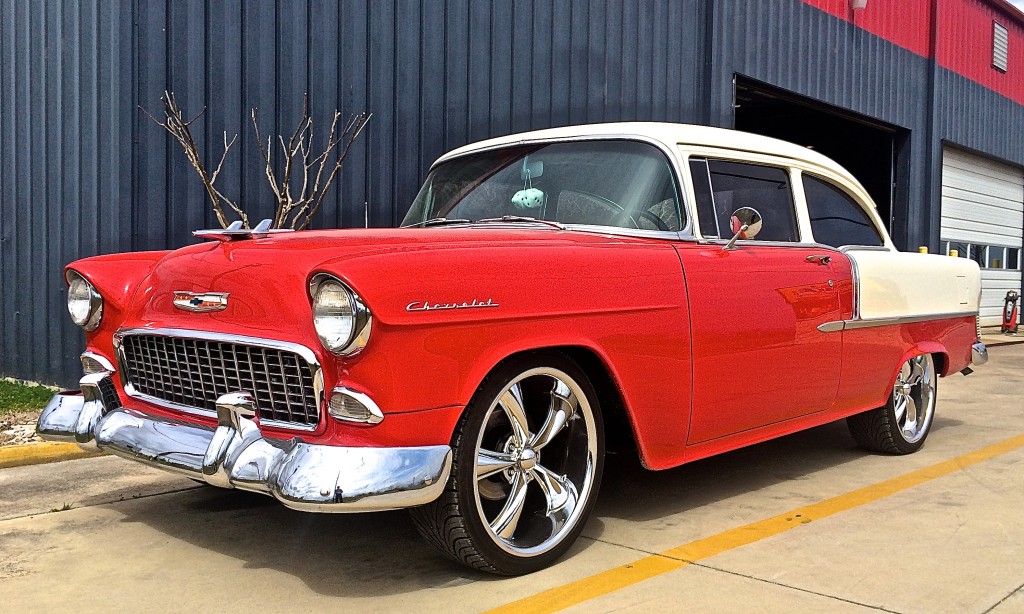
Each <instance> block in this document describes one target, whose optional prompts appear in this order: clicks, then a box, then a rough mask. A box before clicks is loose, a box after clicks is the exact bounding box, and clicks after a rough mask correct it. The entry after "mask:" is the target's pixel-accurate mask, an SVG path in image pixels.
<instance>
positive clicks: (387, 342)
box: [317, 243, 691, 468]
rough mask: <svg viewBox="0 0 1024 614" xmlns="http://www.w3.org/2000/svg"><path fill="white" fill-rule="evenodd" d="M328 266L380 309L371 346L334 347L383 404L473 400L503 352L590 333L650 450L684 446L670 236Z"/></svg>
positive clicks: (344, 377) (685, 328)
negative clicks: (346, 350) (347, 351)
mask: <svg viewBox="0 0 1024 614" xmlns="http://www.w3.org/2000/svg"><path fill="white" fill-rule="evenodd" d="M332 268H333V267H332V266H331V265H330V264H325V265H322V266H321V267H318V269H317V272H319V271H323V272H328V273H331V274H334V275H337V276H338V277H339V278H341V279H343V280H344V281H345V282H346V283H348V284H349V285H351V286H352V288H353V289H354V290H355V291H356V292H357V293H359V294H360V296H361V297H362V298H363V299H364V301H366V303H367V305H368V306H369V308H370V310H371V312H372V313H373V316H374V325H373V326H374V328H373V333H372V335H371V338H370V341H369V343H368V344H367V347H366V349H365V350H364V351H363V352H362V353H361V354H360V355H358V356H357V357H354V358H352V359H340V360H339V361H338V366H339V380H340V381H342V382H351V383H352V384H353V385H355V386H358V387H359V388H360V389H363V390H370V391H373V398H374V400H375V401H376V402H377V404H378V405H379V406H380V408H381V410H382V411H383V412H384V413H385V414H388V413H402V412H408V411H419V410H425V409H432V408H439V407H451V406H465V405H466V404H468V403H469V402H470V400H471V399H472V396H473V393H474V392H475V391H476V390H477V388H478V387H479V386H480V383H481V382H482V381H483V379H484V377H486V375H487V373H489V372H490V371H491V370H492V369H493V368H494V367H495V366H496V365H497V364H499V363H500V362H502V361H503V360H505V359H507V358H508V357H509V356H512V355H515V354H518V353H521V352H525V351H530V350H536V349H542V348H549V347H559V346H575V347H582V348H586V349H587V350H588V351H591V352H593V353H594V354H595V355H597V356H598V357H599V358H600V359H601V360H602V361H603V362H604V364H605V365H606V366H607V367H608V371H609V372H610V373H611V375H612V378H613V380H614V381H615V382H616V383H617V384H618V386H619V390H620V391H621V393H622V397H623V399H624V401H625V404H626V409H627V411H628V413H629V417H630V419H631V421H632V422H633V424H634V425H635V434H636V436H637V441H638V444H639V446H640V448H641V454H642V457H643V459H644V462H645V463H646V464H648V466H651V467H655V468H657V467H662V466H670V465H672V464H678V459H681V455H682V446H681V444H680V442H683V441H685V440H686V434H687V430H688V428H689V418H690V394H691V372H690V371H691V370H690V332H689V326H690V325H689V313H688V309H687V302H686V293H685V286H684V283H683V278H682V270H681V267H680V264H679V260H678V257H677V256H676V255H675V252H674V251H673V250H672V249H671V246H670V245H668V244H664V245H662V244H649V243H648V244H641V243H635V244H626V245H622V244H619V245H617V247H616V249H614V250H612V249H607V248H605V247H603V246H575V247H572V246H570V247H567V246H565V245H560V246H550V245H533V246H526V247H524V246H521V245H520V246H517V247H516V248H515V249H512V248H509V247H505V246H493V245H491V246H481V247H473V248H463V249H458V250H423V251H420V252H417V253H415V254H409V253H405V254H404V255H401V254H377V255H375V256H374V257H373V258H365V259H362V258H350V259H347V260H345V261H344V263H343V264H342V263H339V264H338V266H337V268H336V269H334V270H332ZM382 271H386V274H382ZM474 300H475V301H476V304H475V305H474V303H473V301H474ZM410 303H415V305H413V308H410ZM481 303H486V305H481ZM423 304H427V305H430V306H434V305H437V308H432V309H419V307H420V306H422V305H423Z"/></svg>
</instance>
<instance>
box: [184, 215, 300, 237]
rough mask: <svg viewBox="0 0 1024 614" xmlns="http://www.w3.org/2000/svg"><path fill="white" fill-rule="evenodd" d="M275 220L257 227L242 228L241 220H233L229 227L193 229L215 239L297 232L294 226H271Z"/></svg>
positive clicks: (197, 234)
mask: <svg viewBox="0 0 1024 614" xmlns="http://www.w3.org/2000/svg"><path fill="white" fill-rule="evenodd" d="M271 224H273V222H272V221H271V220H269V219H266V220H263V221H262V222H260V223H259V224H256V228H242V222H241V220H236V221H234V222H231V225H230V226H228V227H227V228H209V229H204V230H193V231H192V235H193V236H196V237H199V238H200V239H213V240H215V241H222V242H224V241H237V240H240V239H263V238H266V237H267V236H268V235H270V234H273V233H279V232H295V230H294V229H293V228H271V227H270V225H271Z"/></svg>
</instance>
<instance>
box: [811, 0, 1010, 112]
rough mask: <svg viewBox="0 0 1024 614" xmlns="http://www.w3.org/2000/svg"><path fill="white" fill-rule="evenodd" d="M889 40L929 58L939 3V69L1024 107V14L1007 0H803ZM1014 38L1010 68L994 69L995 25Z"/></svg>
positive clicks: (937, 31) (936, 48)
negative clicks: (855, 1) (857, 0)
mask: <svg viewBox="0 0 1024 614" xmlns="http://www.w3.org/2000/svg"><path fill="white" fill-rule="evenodd" d="M803 1H804V2H805V3H806V4H809V5H811V6H813V7H815V8H818V9H820V10H822V11H825V12H827V13H829V14H832V15H835V16H836V17H839V18H840V19H843V20H845V21H848V22H851V23H853V24H855V25H856V26H858V27H860V28H862V29H864V30H866V31H868V32H871V33H872V34H875V35H877V36H880V37H881V38H884V39H885V40H887V41H889V42H891V43H893V44H895V45H898V46H900V47H903V48H904V49H907V50H909V51H912V52H914V53H916V54H918V55H921V56H924V57H929V56H930V55H931V50H930V42H931V41H930V36H931V9H932V5H933V3H937V11H936V19H937V24H936V35H937V39H938V40H937V41H936V43H937V44H936V46H935V55H936V61H937V62H938V64H939V66H942V67H943V68H947V69H949V70H951V71H953V72H955V73H957V74H959V75H962V76H964V77H967V78H968V79H971V80H972V81H975V82H976V83H979V84H981V85H983V86H984V87H987V88H989V89H991V90H992V91H995V92H997V93H999V94H1002V95H1003V96H1006V97H1007V98H1010V99H1011V100H1014V101H1016V102H1018V103H1021V104H1024V14H1021V13H1020V12H1019V11H1017V10H1016V9H1014V8H1013V7H1012V6H1011V5H1009V4H1008V3H1006V2H1003V1H1002V0H900V2H893V1H891V0H868V2H867V6H866V7H865V8H863V9H859V10H853V8H851V6H852V2H851V0H803ZM993 21H998V22H999V23H1000V24H1002V25H1003V26H1005V27H1006V29H1007V31H1008V33H1009V68H1008V70H1007V71H1006V72H1005V73H1003V72H1001V71H999V70H996V69H995V68H993V67H992V22H993Z"/></svg>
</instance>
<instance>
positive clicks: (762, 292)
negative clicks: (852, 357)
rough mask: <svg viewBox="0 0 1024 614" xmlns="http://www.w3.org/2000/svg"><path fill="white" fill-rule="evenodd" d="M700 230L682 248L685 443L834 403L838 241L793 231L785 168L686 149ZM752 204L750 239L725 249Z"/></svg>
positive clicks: (837, 354) (838, 346)
mask: <svg viewBox="0 0 1024 614" xmlns="http://www.w3.org/2000/svg"><path fill="white" fill-rule="evenodd" d="M689 164H690V174H691V179H692V181H693V187H694V195H695V204H696V209H697V214H698V224H699V228H700V230H701V232H702V235H703V239H704V240H702V241H700V242H697V243H688V244H680V245H679V246H678V247H677V251H678V253H679V257H680V261H681V263H682V265H683V270H684V274H685V276H686V285H687V294H688V299H689V303H690V314H691V322H692V325H691V329H692V339H693V408H692V412H691V424H690V430H689V437H688V443H690V444H693V443H700V442H705V441H709V440H712V439H716V438H719V437H724V436H728V435H732V434H735V433H739V432H742V431H746V430H749V429H754V428H757V427H761V426H766V425H769V424H774V423H777V422H781V421H784V420H788V419H792V418H797V417H799V416H804V415H807V414H811V413H814V412H820V411H825V410H827V409H829V408H830V407H831V406H832V404H833V402H834V400H835V397H836V392H837V390H838V382H839V374H840V357H841V350H842V348H841V343H842V336H841V335H835V334H827V333H823V332H822V331H820V330H818V326H819V325H820V324H824V323H825V322H831V321H834V320H836V319H839V312H840V305H839V292H838V288H837V283H836V281H837V278H841V277H842V276H841V275H837V269H836V268H835V267H837V266H842V263H844V262H845V261H846V258H845V256H842V254H840V253H839V252H838V251H836V250H833V249H830V248H825V247H821V246H817V245H813V244H808V243H801V242H800V237H799V234H800V230H799V224H798V223H797V216H796V211H795V206H794V198H793V190H792V185H791V181H790V173H789V171H788V170H787V169H786V168H783V167H776V166H771V165H764V164H752V163H747V162H742V161H735V160H717V159H691V160H690V162H689ZM744 206H749V207H752V208H754V209H757V210H758V212H759V213H761V216H762V219H763V227H762V230H761V232H760V234H758V235H757V236H756V237H755V238H754V239H753V240H741V241H739V242H737V243H736V245H735V246H734V248H733V249H726V241H727V239H728V232H729V230H728V228H729V220H730V218H731V213H732V212H733V211H734V210H735V209H738V208H740V207H744Z"/></svg>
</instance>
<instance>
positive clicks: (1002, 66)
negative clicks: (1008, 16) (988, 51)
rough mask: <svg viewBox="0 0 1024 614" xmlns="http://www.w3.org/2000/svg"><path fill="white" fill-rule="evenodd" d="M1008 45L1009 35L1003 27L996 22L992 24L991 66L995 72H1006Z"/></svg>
mask: <svg viewBox="0 0 1024 614" xmlns="http://www.w3.org/2000/svg"><path fill="white" fill-rule="evenodd" d="M1009 45H1010V35H1009V33H1008V32H1007V31H1006V28H1005V27H1003V26H1002V25H1001V24H999V23H998V22H996V21H993V22H992V66H994V67H995V68H996V69H997V70H1001V71H1003V72H1006V66H1007V59H1008V57H1009V56H1008V48H1009Z"/></svg>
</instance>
